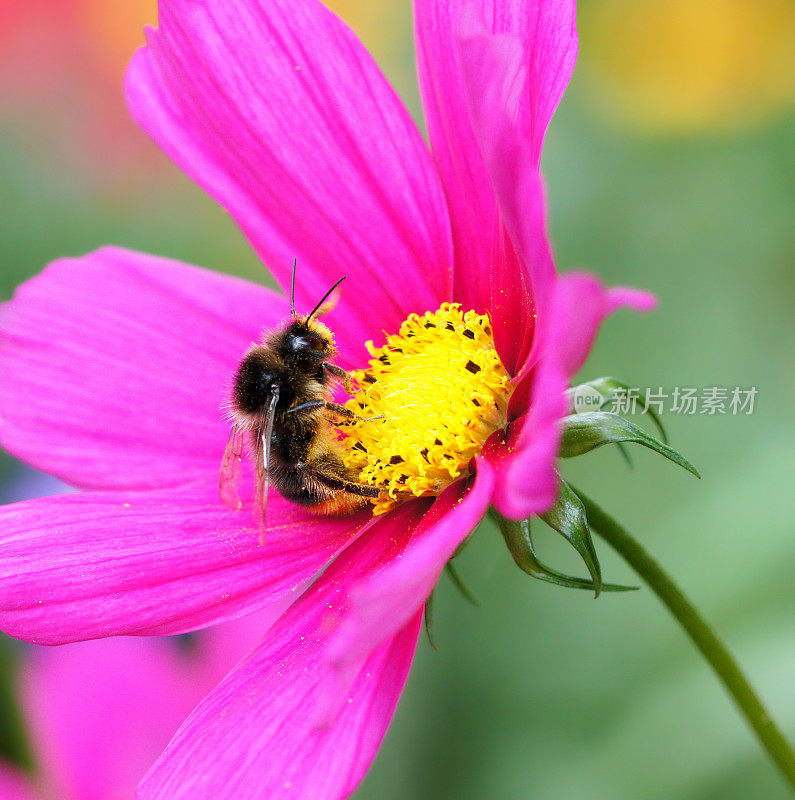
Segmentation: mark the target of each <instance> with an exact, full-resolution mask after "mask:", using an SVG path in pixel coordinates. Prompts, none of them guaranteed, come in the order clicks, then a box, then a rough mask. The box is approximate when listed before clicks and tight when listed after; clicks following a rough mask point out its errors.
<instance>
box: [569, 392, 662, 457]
mask: <svg viewBox="0 0 795 800" xmlns="http://www.w3.org/2000/svg"><path fill="white" fill-rule="evenodd" d="M586 388H587V389H593V390H594V391H595V392H597V393H598V394H600V395H601V397H602V400H601V403H600V405H599V410H600V411H602V410H603V409H604V407H605V406H607V405H609V404H610V403H611V402H612V401H613V398H614V397H615V396H616V393H617V392H619V391H625V392H628V391H629V390H630V388H631V387H630V386H629V384H626V383H624V382H623V381H620V380H618V379H616V378H595V379H594V380H592V381H585V383H580V384H578V385H577V386H573V387H572V388H571V389H569V390H568V392H567V393H566V394H567V396H568V397H569V398H570V399H573V398H574V397H575V396H576V394H577V392H579V391H582V390H583V389H586ZM574 410H575V411H576V409H574ZM643 413H644V414H648V415H649V417H650V419H651V421H652V422H653V423H654V427H655V428H657V430H658V431H659V432H660V439H661V440H662V441H663V443H664V444H668V434H666V432H665V428H664V427H663V424H662V420H661V419H660V415H659V414H658V413H657V412H656V411H655V410H654V409H653V408H651V407H649V408H647V409H645V411H644V412H643ZM624 455H625V456H626V453H625V454H624ZM627 461H629V458H628V457H627Z"/></svg>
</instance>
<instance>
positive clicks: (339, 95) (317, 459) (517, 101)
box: [0, 0, 698, 800]
mask: <svg viewBox="0 0 795 800" xmlns="http://www.w3.org/2000/svg"><path fill="white" fill-rule="evenodd" d="M158 16H159V21H158V26H157V28H156V29H148V30H147V35H146V44H145V46H143V47H142V48H141V49H139V50H138V51H137V52H136V53H135V55H134V56H133V58H132V61H131V63H130V65H129V67H128V70H127V73H126V78H125V85H124V91H125V96H126V100H127V104H128V108H129V111H130V114H131V116H132V117H133V119H134V120H135V121H136V123H137V124H138V125H139V126H140V128H142V129H143V130H144V131H145V132H146V133H147V134H148V135H149V136H150V137H151V138H152V139H153V140H154V141H155V143H156V144H157V145H159V147H160V148H161V149H162V150H163V151H164V152H165V153H166V154H167V155H168V157H169V158H170V159H171V160H172V161H173V162H175V163H176V164H177V165H178V167H179V168H180V169H181V170H182V171H183V172H184V173H186V174H187V175H188V176H189V177H190V178H191V179H192V180H193V181H195V182H196V183H197V184H198V185H199V186H200V187H201V188H202V189H204V190H205V191H206V192H207V193H208V194H209V195H210V197H212V198H213V199H214V200H215V201H216V202H217V203H218V204H220V206H221V207H222V208H223V209H224V210H225V211H226V212H227V213H228V214H229V215H230V216H231V218H232V219H233V220H234V222H235V223H236V225H237V226H238V227H239V229H240V230H241V231H242V233H243V234H244V235H245V237H246V239H247V240H248V242H249V243H250V245H251V247H252V248H253V250H254V252H255V253H256V255H257V257H258V258H259V259H260V260H261V262H262V264H263V280H265V275H266V273H265V270H267V271H269V272H270V273H271V274H272V275H273V277H274V279H275V281H276V283H277V284H278V286H279V287H280V290H273V289H270V288H266V287H265V286H263V285H260V284H257V283H254V282H249V281H247V280H243V279H242V278H237V277H232V276H229V275H223V274H221V273H218V272H213V271H210V270H205V269H203V268H201V267H198V266H192V265H188V264H185V263H181V262H179V261H176V260H173V259H170V258H165V257H160V256H155V255H147V254H143V253H140V252H136V251H133V250H129V249H124V248H121V247H103V248H101V249H99V250H96V251H95V252H92V253H90V254H88V255H84V256H80V257H68V258H62V259H59V260H56V261H54V262H53V263H51V264H50V265H49V266H48V267H47V268H46V269H45V270H44V271H43V272H42V273H41V274H39V275H38V276H36V277H33V278H31V279H30V280H28V281H27V282H26V283H24V284H22V285H21V286H20V287H19V288H18V289H17V291H16V293H15V295H14V297H13V299H12V300H10V301H9V302H7V303H5V304H3V305H2V306H0V376H1V378H2V381H1V382H0V444H2V446H3V448H5V449H6V450H7V451H8V452H9V453H11V454H13V455H14V456H15V457H16V458H18V459H20V460H22V461H24V462H27V463H28V464H30V465H32V466H34V467H36V468H37V469H39V470H42V471H45V472H47V473H50V474H52V475H55V476H57V477H58V478H59V479H61V480H62V481H64V482H66V483H67V484H68V485H70V486H74V487H76V488H77V489H79V490H80V491H77V492H75V493H72V494H67V495H61V496H55V497H48V498H41V499H35V500H29V501H24V502H20V503H14V504H10V505H6V506H0V628H2V630H3V631H4V632H6V633H7V634H9V635H10V636H12V637H15V638H18V639H22V640H24V641H27V642H31V643H34V644H39V645H63V644H68V643H73V642H78V641H83V640H92V639H102V638H105V637H115V636H162V635H176V634H188V633H192V632H194V631H200V630H202V629H204V628H207V627H210V626H214V625H216V624H219V623H226V622H229V621H231V620H235V619H238V618H242V617H245V616H247V615H251V614H257V613H260V612H265V613H273V609H276V608H283V607H284V608H286V611H284V613H283V614H282V615H281V616H280V617H279V619H278V620H277V621H276V622H275V624H274V625H273V626H272V627H271V628H270V629H269V630H268V631H267V633H266V634H265V635H264V637H263V638H262V639H261V641H260V642H259V643H258V644H256V646H254V647H253V649H251V651H250V652H249V653H248V655H246V656H245V657H244V658H243V659H242V660H241V661H240V662H239V663H238V664H237V665H236V666H235V667H234V668H233V669H232V670H231V671H230V672H229V673H228V675H227V676H226V677H225V678H224V679H223V680H222V681H221V682H220V684H218V685H217V686H216V687H215V688H214V689H212V691H210V692H209V694H207V696H206V697H204V699H203V700H202V701H201V702H200V703H199V704H198V705H197V706H196V708H195V709H194V710H193V711H192V712H191V713H190V715H189V716H188V717H187V719H186V720H185V722H184V723H183V724H182V726H181V727H180V728H179V730H178V732H177V733H176V734H175V735H174V737H173V739H172V740H171V741H170V743H169V744H168V746H167V747H166V748H165V750H163V752H162V754H161V755H160V756H159V758H157V760H156V761H155V762H154V764H153V765H152V766H151V769H149V771H148V772H147V773H146V775H145V777H143V776H142V777H143V779H142V781H141V783H140V785H139V787H138V790H137V797H138V798H140V800H179V799H180V798H190V799H191V800H224V799H225V798H229V799H230V800H232V799H234V800H246V799H247V798H251V800H253V799H254V798H305V799H306V800H335V799H339V800H342V799H343V798H346V797H349V796H350V795H351V794H352V793H353V792H354V791H355V790H356V788H357V786H358V785H359V783H360V782H361V780H362V779H363V777H364V775H365V773H366V772H367V770H368V768H369V767H370V764H371V762H372V761H373V759H374V757H375V755H376V752H377V751H378V748H379V746H380V744H381V741H382V738H383V737H384V735H385V733H386V730H387V728H388V726H389V724H390V722H391V720H392V716H393V714H394V712H395V709H396V706H397V703H398V700H399V697H400V695H401V692H402V690H403V687H404V684H405V682H406V680H407V677H408V673H409V670H410V667H411V664H412V660H413V658H414V653H415V647H416V645H417V641H418V637H419V635H420V632H421V629H422V626H423V619H425V621H426V624H428V619H429V609H428V603H429V598H430V597H431V595H432V593H433V591H434V587H435V585H436V583H437V579H438V578H439V576H440V575H441V573H442V572H443V571H444V570H445V568H446V567H449V565H450V562H451V560H452V559H453V558H454V557H455V556H456V555H457V554H458V553H459V552H460V551H461V548H463V546H464V545H465V544H466V543H467V542H468V541H469V538H470V535H471V534H472V533H473V532H474V531H475V529H476V528H477V527H478V525H479V523H480V522H481V520H482V519H483V518H484V516H485V515H486V514H491V515H492V516H493V518H494V519H495V520H497V521H498V523H499V525H500V527H501V529H502V531H503V533H504V535H505V539H506V543H507V544H508V548H509V550H510V551H511V555H512V556H513V557H514V559H515V560H516V562H517V564H518V565H519V566H520V567H521V568H522V569H523V570H524V571H525V572H529V573H530V574H531V575H535V576H536V577H541V578H542V579H544V580H548V581H551V582H554V583H559V584H562V585H565V586H573V587H575V588H591V589H594V590H595V593H596V594H597V595H598V594H599V591H600V589H601V588H602V584H601V575H600V572H599V566H598V561H597V559H596V555H595V552H593V545H592V544H591V542H590V535H589V534H588V532H587V529H585V531H584V532H583V529H582V526H581V525H580V527H578V522H577V520H574V521H572V515H574V516H576V515H577V513H580V512H582V509H583V505H582V503H581V502H580V500H579V499H578V498H577V497H576V496H575V495H574V494H573V491H572V489H571V488H570V487H569V486H568V485H567V484H566V483H562V481H561V477H560V475H559V471H558V458H559V457H560V456H563V457H569V456H572V455H579V454H581V453H584V452H586V451H588V450H590V449H593V448H595V447H597V446H599V445H601V444H607V443H610V444H613V443H618V444H619V446H623V445H622V444H621V443H626V442H635V443H640V444H643V445H645V446H646V447H648V448H650V449H652V450H656V451H657V452H658V453H661V454H662V455H664V456H665V457H666V458H668V459H669V460H671V461H674V462H675V463H678V464H679V465H681V466H684V467H685V468H686V469H688V470H689V471H691V472H692V473H694V474H696V475H697V474H698V473H696V471H695V468H693V467H692V466H691V465H690V464H689V462H687V461H685V460H684V459H683V458H682V457H681V456H679V455H678V454H677V453H675V451H673V450H671V449H670V448H669V447H668V446H667V444H665V443H660V442H658V441H657V440H656V439H652V438H651V437H649V436H647V435H645V434H643V433H642V432H641V431H640V430H639V429H638V428H636V427H635V426H633V425H631V424H630V423H625V422H624V421H623V420H622V419H621V418H620V417H617V416H616V415H612V414H607V413H605V412H602V411H601V408H602V405H601V403H602V402H603V401H604V402H606V399H607V397H608V395H610V393H611V392H613V391H615V390H616V387H620V386H621V384H618V383H609V381H608V383H599V382H598V381H597V382H594V384H593V385H594V386H595V387H596V388H595V389H593V391H595V392H597V394H596V396H597V398H599V400H598V403H597V405H596V406H595V407H594V409H592V410H595V413H593V414H590V415H583V416H581V417H580V418H579V419H578V420H574V421H572V420H573V418H574V415H572V402H573V401H572V394H571V391H570V389H571V386H570V384H571V383H572V378H573V377H574V376H575V374H576V373H577V372H578V371H579V369H580V367H581V366H582V365H583V363H584V362H585V360H586V358H587V357H588V355H589V353H590V350H591V347H592V344H593V342H594V340H595V337H596V335H597V332H598V330H599V328H600V326H601V325H602V323H603V321H604V320H605V319H606V318H607V317H608V316H610V315H611V314H612V313H613V312H614V311H616V310H618V309H619V308H622V307H628V308H630V309H633V310H636V311H650V310H652V308H653V307H654V306H655V299H654V297H653V296H652V295H651V294H649V293H647V292H645V291H642V290H636V289H629V288H620V287H619V288H606V287H605V286H604V285H603V283H602V282H601V281H600V280H599V279H598V278H597V277H595V276H594V275H592V274H590V273H586V272H579V271H572V272H567V273H564V274H559V273H558V271H557V269H556V266H555V263H554V259H553V253H552V246H551V243H550V237H549V235H548V230H547V221H548V220H547V202H546V194H545V184H544V181H543V179H542V176H541V173H540V166H539V165H540V158H541V152H542V146H543V143H544V138H545V134H546V131H547V127H548V125H549V123H550V120H551V118H552V116H553V114H554V112H555V110H556V108H557V106H558V103H559V102H560V100H561V97H562V95H563V93H564V91H565V89H566V87H567V85H568V83H569V79H570V77H571V74H572V71H573V69H574V65H575V60H576V57H577V48H578V38H577V29H576V19H575V3H574V0H415V3H414V22H415V44H416V54H417V70H418V79H419V86H420V93H421V97H422V104H423V110H424V119H425V127H426V130H427V137H424V136H423V133H421V131H420V128H419V127H418V125H417V123H415V121H414V120H413V119H412V116H411V115H410V113H409V111H408V110H407V109H406V107H405V106H404V104H403V102H402V101H401V99H400V98H399V97H398V95H397V94H396V92H395V91H394V90H393V88H392V87H391V86H390V84H389V82H388V81H387V79H386V78H385V77H384V75H383V74H382V72H381V71H380V69H379V67H378V66H377V65H376V63H375V61H374V60H373V59H372V57H371V56H370V55H369V53H368V52H367V50H366V49H365V48H364V46H363V45H362V44H361V43H360V42H359V40H358V39H357V37H356V36H355V34H354V33H353V32H352V30H351V29H350V28H349V27H348V26H347V25H346V24H345V23H344V22H342V21H341V19H340V18H338V17H337V16H336V15H335V14H333V13H332V12H331V11H330V10H328V9H327V8H326V7H325V6H324V5H323V4H322V3H320V2H319V1H318V0H235V2H229V1H228V0H160V2H159V8H158ZM426 138H427V143H426ZM230 268H233V265H231V266H230ZM343 279H344V280H343ZM340 281H342V282H340ZM332 290H333V291H332ZM321 316H322V322H321V321H320V319H319V318H320V317H321ZM604 380H605V381H607V380H608V379H604ZM608 384H609V387H608V388H609V391H608V389H604V386H607V385H608ZM600 393H601V394H600ZM610 396H612V395H610ZM575 398H576V395H575ZM616 426H618V427H616ZM663 438H664V434H663ZM219 476H220V479H219ZM583 503H585V507H586V508H590V506H588V501H586V500H583ZM534 516H542V517H543V518H544V519H545V520H546V521H547V522H549V524H550V525H551V526H552V527H554V528H556V529H557V530H558V531H559V532H561V533H562V534H563V536H564V538H566V539H567V540H568V541H569V543H570V544H572V545H573V546H574V547H575V549H576V550H577V552H578V553H579V554H580V555H581V557H582V558H583V560H584V561H585V563H586V566H587V568H588V571H589V573H590V576H591V580H584V579H574V578H568V577H567V576H565V575H563V574H562V573H557V572H554V571H551V570H548V569H546V568H544V567H543V565H541V564H540V563H537V562H536V556H535V552H534V550H533V544H532V541H531V540H530V538H529V527H527V526H528V523H527V522H526V521H527V520H529V519H530V518H531V517H534ZM590 516H591V511H590V510H589V517H590ZM593 518H594V520H597V522H595V523H594V524H595V525H597V523H598V524H599V525H601V526H603V527H609V525H608V524H607V523H604V522H599V520H600V517H599V514H598V512H596V511H594V512H593ZM578 519H579V518H578ZM451 569H452V568H451ZM452 574H453V575H455V572H454V569H452ZM454 580H456V581H457V580H458V578H457V577H455V578H454ZM604 588H605V589H607V590H623V589H624V588H626V587H621V586H610V585H605V586H604ZM462 591H464V592H466V590H465V589H464V588H463V587H462ZM269 610H270V612H269ZM429 627H430V626H429ZM429 633H430V632H429ZM462 702H466V700H465V699H464V700H462Z"/></svg>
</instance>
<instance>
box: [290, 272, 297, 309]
mask: <svg viewBox="0 0 795 800" xmlns="http://www.w3.org/2000/svg"><path fill="white" fill-rule="evenodd" d="M297 267H298V259H297V258H294V259H293V279H292V282H291V283H290V313H291V314H292V315H293V317H295V270H296V268H297Z"/></svg>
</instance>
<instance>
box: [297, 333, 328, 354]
mask: <svg viewBox="0 0 795 800" xmlns="http://www.w3.org/2000/svg"><path fill="white" fill-rule="evenodd" d="M290 345H291V347H292V350H293V351H294V352H296V353H300V352H302V351H303V352H305V351H307V350H317V351H320V350H324V349H325V343H324V342H323V340H322V339H321V338H320V337H319V336H316V335H315V334H314V333H307V334H306V335H305V336H294V337H293V339H292V341H291V342H290Z"/></svg>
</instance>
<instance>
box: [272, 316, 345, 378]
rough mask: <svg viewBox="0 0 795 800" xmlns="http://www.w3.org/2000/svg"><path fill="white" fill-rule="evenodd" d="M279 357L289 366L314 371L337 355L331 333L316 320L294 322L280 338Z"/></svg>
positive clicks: (297, 320)
mask: <svg viewBox="0 0 795 800" xmlns="http://www.w3.org/2000/svg"><path fill="white" fill-rule="evenodd" d="M277 350H278V353H279V355H280V356H281V357H282V358H283V359H284V361H285V362H286V363H288V364H295V365H296V366H298V367H305V368H307V369H310V370H312V369H314V368H316V367H317V366H319V365H320V364H321V363H322V362H323V361H325V360H326V359H327V358H329V357H330V356H332V355H334V354H335V353H336V349H335V348H334V342H333V339H332V336H331V331H330V330H329V329H328V328H327V327H326V326H325V325H323V324H322V323H320V322H317V321H316V320H300V319H296V320H293V321H292V322H291V323H290V324H289V325H288V326H287V327H286V328H285V329H284V331H283V332H282V335H281V336H280V337H279V342H278V347H277Z"/></svg>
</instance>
